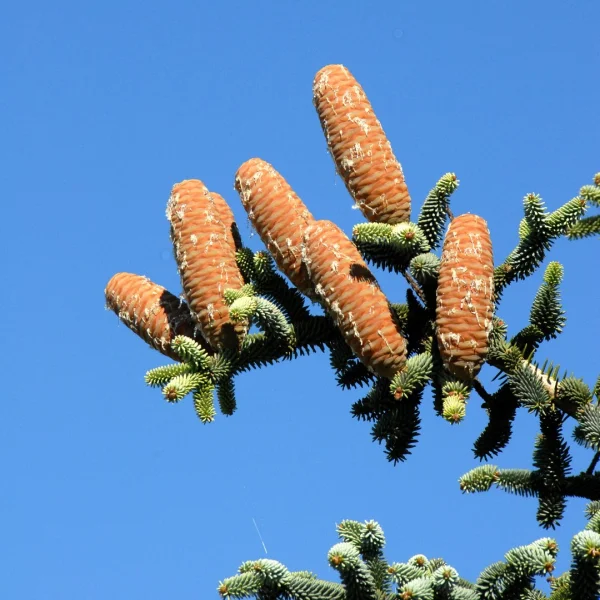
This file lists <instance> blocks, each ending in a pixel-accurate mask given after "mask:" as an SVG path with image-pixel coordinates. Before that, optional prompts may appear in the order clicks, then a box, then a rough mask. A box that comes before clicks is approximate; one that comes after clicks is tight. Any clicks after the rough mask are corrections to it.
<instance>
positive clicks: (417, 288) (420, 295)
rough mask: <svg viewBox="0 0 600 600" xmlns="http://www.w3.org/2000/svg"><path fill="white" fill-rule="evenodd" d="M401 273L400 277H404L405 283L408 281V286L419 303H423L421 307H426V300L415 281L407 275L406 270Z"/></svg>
mask: <svg viewBox="0 0 600 600" xmlns="http://www.w3.org/2000/svg"><path fill="white" fill-rule="evenodd" d="M401 273H402V275H404V278H405V279H406V281H408V284H409V285H410V287H411V288H412V289H413V291H414V292H415V294H416V295H417V296H418V297H419V298H420V300H421V302H423V305H424V306H427V298H426V297H425V294H424V292H423V290H422V289H421V286H420V285H419V284H418V283H417V280H416V279H415V278H414V277H413V276H412V275H411V274H410V273H409V271H408V269H406V268H405V269H403V270H402V271H401Z"/></svg>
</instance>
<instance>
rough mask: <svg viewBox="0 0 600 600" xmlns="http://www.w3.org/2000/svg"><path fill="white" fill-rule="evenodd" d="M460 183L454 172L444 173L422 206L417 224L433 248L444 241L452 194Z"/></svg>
mask: <svg viewBox="0 0 600 600" xmlns="http://www.w3.org/2000/svg"><path fill="white" fill-rule="evenodd" d="M458 185H459V181H458V179H457V178H456V175H455V174H454V173H446V174H445V175H442V177H441V178H440V179H439V181H438V182H437V183H436V184H435V187H434V188H433V189H432V190H431V191H430V192H429V194H427V198H425V202H424V203H423V206H422V207H421V212H420V214H419V219H418V221H417V225H418V226H419V228H420V229H421V230H422V231H423V233H424V234H425V237H426V238H427V241H428V242H429V245H430V246H431V248H432V249H435V248H438V247H439V245H440V242H441V241H442V236H443V234H444V226H445V225H446V219H447V217H448V208H449V204H450V196H451V195H452V194H453V193H454V191H455V190H456V189H457V188H458Z"/></svg>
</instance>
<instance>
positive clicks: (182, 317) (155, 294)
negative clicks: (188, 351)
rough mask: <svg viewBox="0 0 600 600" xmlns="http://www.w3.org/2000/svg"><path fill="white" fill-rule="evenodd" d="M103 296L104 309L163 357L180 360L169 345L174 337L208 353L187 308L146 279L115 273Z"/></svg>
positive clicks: (162, 288)
mask: <svg viewBox="0 0 600 600" xmlns="http://www.w3.org/2000/svg"><path fill="white" fill-rule="evenodd" d="M104 295H105V296H106V305H107V307H108V308H110V309H111V310H112V311H113V312H115V313H116V314H117V316H118V317H119V319H121V321H122V322H123V323H125V325H127V327H129V329H131V330H132V331H133V332H134V333H136V334H137V335H139V336H140V337H141V338H142V339H143V340H144V341H145V342H147V343H148V344H150V346H152V347H153V348H155V349H156V350H158V351H159V352H161V353H162V354H164V355H165V356H168V357H170V358H172V359H174V360H180V359H179V357H178V356H177V354H176V353H175V352H174V351H173V350H172V349H171V342H172V341H173V340H174V339H175V337H176V336H178V335H187V336H188V337H191V338H194V339H195V340H196V341H197V342H198V343H200V344H201V345H202V346H203V348H204V349H205V350H206V351H207V352H209V353H212V351H211V350H210V348H209V346H208V344H207V343H206V341H205V340H204V339H202V338H201V336H200V335H199V334H197V333H196V331H195V329H196V325H195V323H194V321H193V319H192V315H191V314H190V309H189V307H188V305H187V304H186V303H185V302H183V301H181V300H180V299H179V298H177V296H174V295H173V294H171V293H170V292H168V291H167V290H166V289H165V288H164V287H162V286H160V285H158V284H156V283H153V282H152V281H150V280H149V279H148V278H147V277H142V276H141V275H134V274H132V273H117V274H116V275H114V276H113V277H112V278H111V280H110V281H109V282H108V284H107V286H106V289H105V290H104Z"/></svg>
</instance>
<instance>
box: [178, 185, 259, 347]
mask: <svg viewBox="0 0 600 600" xmlns="http://www.w3.org/2000/svg"><path fill="white" fill-rule="evenodd" d="M221 214H222V206H220V203H219V202H216V201H215V199H214V198H213V196H212V194H211V193H210V192H209V191H208V189H207V188H206V186H205V185H204V184H203V183H202V182H201V181H199V180H197V179H189V180H186V181H182V182H181V183H178V184H176V185H175V186H173V190H172V192H171V197H170V199H169V202H168V205H167V218H168V219H169V221H170V222H171V239H172V241H173V244H174V246H175V259H176V260H177V264H178V266H179V274H180V275H181V283H182V286H183V291H184V294H185V297H186V299H187V301H188V303H189V306H190V311H191V313H192V317H193V318H194V320H195V321H196V323H197V324H198V327H199V328H200V331H201V332H202V334H203V335H204V337H205V338H206V339H207V340H208V342H209V344H210V345H211V346H212V347H213V348H218V349H222V348H230V349H237V348H239V347H240V345H241V342H242V340H243V338H244V336H245V334H246V331H247V329H248V323H231V322H230V320H229V308H228V306H227V304H226V303H225V300H224V298H223V292H224V291H225V290H226V289H233V290H238V289H240V288H241V287H242V286H243V285H244V281H243V279H242V275H241V273H240V271H239V269H238V266H237V263H236V260H235V246H234V245H233V243H232V239H233V238H232V235H231V229H230V228H228V227H227V226H226V224H225V223H224V222H223V221H222V217H221Z"/></svg>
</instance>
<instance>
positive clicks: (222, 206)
mask: <svg viewBox="0 0 600 600" xmlns="http://www.w3.org/2000/svg"><path fill="white" fill-rule="evenodd" d="M210 195H211V196H212V199H213V200H214V202H215V207H216V209H217V212H218V214H219V218H220V219H221V222H222V223H223V225H224V227H225V229H226V231H227V232H228V238H229V243H230V244H231V245H232V246H233V247H234V248H235V249H236V251H237V250H239V249H240V248H241V247H242V238H241V236H240V231H239V229H238V226H237V224H236V222H235V217H234V216H233V211H232V210H231V206H229V204H227V202H226V201H225V198H223V196H221V195H220V194H217V193H215V192H211V193H210Z"/></svg>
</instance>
